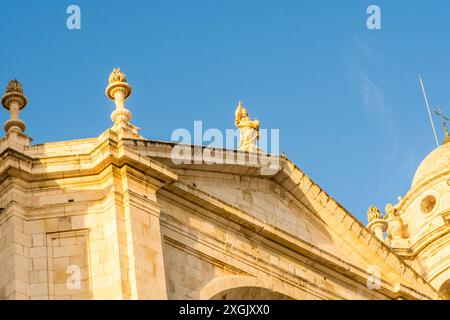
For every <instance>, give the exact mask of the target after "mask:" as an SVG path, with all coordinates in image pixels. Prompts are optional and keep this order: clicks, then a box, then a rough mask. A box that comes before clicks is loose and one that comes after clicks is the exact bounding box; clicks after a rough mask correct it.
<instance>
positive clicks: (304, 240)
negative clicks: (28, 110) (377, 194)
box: [0, 69, 450, 300]
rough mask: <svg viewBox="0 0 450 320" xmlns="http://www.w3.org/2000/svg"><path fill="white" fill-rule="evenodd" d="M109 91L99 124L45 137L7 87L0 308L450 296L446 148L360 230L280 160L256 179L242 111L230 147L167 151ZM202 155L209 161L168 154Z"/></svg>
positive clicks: (263, 165)
mask: <svg viewBox="0 0 450 320" xmlns="http://www.w3.org/2000/svg"><path fill="white" fill-rule="evenodd" d="M105 80H106V79H105ZM105 82H106V81H105ZM108 82H109V84H108V85H107V88H106V91H105V93H106V96H107V97H108V98H109V99H111V100H112V101H113V103H114V105H115V110H114V111H113V112H112V114H111V119H112V122H113V125H112V127H111V128H109V129H106V128H105V129H106V130H105V131H104V132H103V133H102V134H101V135H100V136H98V137H92V138H87V139H79V140H69V141H60V142H51V143H44V144H31V138H30V137H29V136H28V135H27V134H26V133H25V132H26V126H25V123H24V122H23V121H22V120H20V117H19V114H20V111H21V110H22V109H23V108H24V107H25V106H26V105H27V102H28V100H27V98H26V95H25V92H24V90H23V88H22V85H21V83H19V82H18V81H17V80H12V81H10V82H9V83H8V86H7V88H6V91H5V93H4V95H3V97H2V99H1V103H2V105H3V106H4V107H5V108H6V109H7V110H9V113H10V118H9V120H8V121H6V122H5V124H4V130H5V134H4V136H3V137H2V138H1V140H0V157H1V161H0V299H24V300H27V299H40V300H48V299H68V300H70V299H177V300H189V299H199V300H203V299H224V300H228V299H251V300H267V299H333V300H341V299H352V300H359V299H377V300H378V299H379V300H385V299H386V300H388V299H389V300H390V299H395V300H404V299H406V300H440V299H450V232H449V228H450V143H446V142H447V140H450V139H446V141H445V143H444V144H442V145H441V146H440V147H438V148H437V149H435V150H434V151H433V152H431V153H430V154H429V155H428V156H427V157H426V158H425V159H424V160H423V162H422V163H421V165H420V166H419V168H418V169H417V172H416V174H415V176H414V179H413V180H412V184H411V188H410V190H409V191H408V192H407V193H406V195H404V196H403V197H401V198H399V201H398V203H396V204H388V205H386V208H385V213H384V214H383V213H382V212H380V210H379V209H378V208H376V207H374V206H372V207H370V208H369V210H368V212H367V214H368V221H369V224H368V225H367V226H365V225H363V224H362V223H361V222H360V221H358V219H356V218H355V217H354V216H353V215H352V214H351V213H350V212H348V211H347V210H346V209H345V208H344V207H343V206H342V205H341V204H339V203H338V201H337V200H335V199H333V198H332V197H331V196H330V195H329V194H328V193H327V192H326V191H325V190H323V189H322V188H321V187H320V186H319V185H317V184H316V183H315V182H314V181H313V180H312V179H311V178H310V177H309V176H308V175H307V174H306V173H304V172H303V171H302V170H301V169H300V168H298V167H297V166H296V165H295V164H294V163H293V162H292V161H290V160H289V158H288V157H287V156H286V155H284V154H282V155H272V158H271V163H276V169H275V170H269V171H268V170H266V169H267V155H265V154H264V152H262V150H261V149H260V148H259V147H258V146H257V140H258V134H259V121H257V120H252V119H251V118H250V116H249V114H248V111H247V110H246V109H245V107H244V106H243V105H242V104H241V103H240V104H239V105H238V108H237V110H236V114H235V115H236V120H235V125H236V127H237V128H238V129H239V130H240V141H239V148H238V149H236V150H224V149H220V150H219V149H217V148H216V149H214V148H212V147H205V146H194V145H184V146H183V152H174V150H176V148H177V147H179V144H178V143H175V142H163V141H155V140H149V139H146V138H144V137H142V136H141V135H140V134H139V128H138V127H136V126H135V125H133V124H132V122H131V120H132V113H131V112H130V111H129V110H128V109H127V107H126V105H125V103H126V99H127V98H128V97H129V96H130V94H131V93H132V87H131V85H130V84H129V83H128V80H127V78H126V76H125V74H124V73H123V72H122V71H121V70H120V69H114V71H113V72H112V73H111V75H110V77H109V81H108ZM199 148H200V151H201V152H205V151H207V152H209V153H210V154H214V156H215V158H216V160H217V159H219V160H221V161H214V162H209V161H208V162H207V161H206V160H202V161H193V162H186V161H180V160H182V159H179V157H185V156H186V154H188V155H189V156H191V155H195V153H196V152H197V151H198V149H199ZM177 158H178V159H177ZM272 160H273V161H272Z"/></svg>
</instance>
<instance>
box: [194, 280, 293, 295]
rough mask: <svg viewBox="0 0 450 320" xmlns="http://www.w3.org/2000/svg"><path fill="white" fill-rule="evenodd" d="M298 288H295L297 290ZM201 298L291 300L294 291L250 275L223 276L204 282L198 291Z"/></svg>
mask: <svg viewBox="0 0 450 320" xmlns="http://www.w3.org/2000/svg"><path fill="white" fill-rule="evenodd" d="M298 291H299V290H295V292H297V293H299V292H298ZM198 293H199V299H201V300H242V299H245V300H272V299H273V300H293V299H298V298H300V297H297V296H296V295H295V294H293V293H294V292H287V291H286V290H285V288H284V286H283V285H282V284H281V283H278V282H277V281H273V279H272V281H269V280H268V279H257V278H254V277H250V276H223V277H219V278H216V279H214V280H212V281H209V282H207V283H206V284H204V285H203V286H202V287H201V289H200V290H199V291H198Z"/></svg>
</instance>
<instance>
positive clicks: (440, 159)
mask: <svg viewBox="0 0 450 320" xmlns="http://www.w3.org/2000/svg"><path fill="white" fill-rule="evenodd" d="M447 172H450V143H444V144H443V145H441V146H440V147H438V148H436V149H434V150H433V151H432V152H431V153H430V154H429V155H428V156H426V158H425V159H424V160H423V161H422V163H421V164H420V165H419V167H418V168H417V171H416V174H415V175H414V179H413V182H412V185H411V188H416V187H418V186H419V185H421V184H422V183H423V182H425V181H428V180H430V179H433V178H435V177H437V176H440V175H442V174H445V173H447Z"/></svg>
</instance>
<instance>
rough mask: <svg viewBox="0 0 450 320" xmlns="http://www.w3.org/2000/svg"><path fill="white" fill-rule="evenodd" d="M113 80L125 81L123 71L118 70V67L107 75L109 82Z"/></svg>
mask: <svg viewBox="0 0 450 320" xmlns="http://www.w3.org/2000/svg"><path fill="white" fill-rule="evenodd" d="M114 82H127V77H126V76H125V73H123V72H122V71H121V70H120V68H114V69H113V71H112V72H111V74H110V75H109V84H111V83H114Z"/></svg>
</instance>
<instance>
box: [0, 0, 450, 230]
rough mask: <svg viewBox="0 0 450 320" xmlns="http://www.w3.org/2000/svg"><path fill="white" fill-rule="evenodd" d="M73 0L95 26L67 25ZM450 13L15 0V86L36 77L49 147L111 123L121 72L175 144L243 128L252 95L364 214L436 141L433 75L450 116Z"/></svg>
mask: <svg viewBox="0 0 450 320" xmlns="http://www.w3.org/2000/svg"><path fill="white" fill-rule="evenodd" d="M71 4H76V5H79V6H80V8H81V30H72V31H71V30H68V29H67V28H66V19H67V17H68V14H66V8H67V7H68V6H69V5H71ZM369 4H377V5H379V6H380V8H381V13H382V18H381V20H382V29H381V30H369V29H367V27H366V19H367V17H368V15H367V14H366V8H367V7H368V5H369ZM449 13H450V3H449V2H448V1H445V0H441V1H437V0H434V1H403V0H396V1H370V2H369V1H356V0H353V1H352V0H345V1H344V0H340V1H337V0H328V1H299V0H295V1H286V0H285V1H268V0H267V1H261V0H260V1H256V0H255V1H250V0H240V1H237V0H226V1H225V0H221V1H217V0H216V1H213V0H191V1H181V0H179V1H169V0H161V1H154V0H151V1H132V0H130V1H116V0H112V1H111V0H110V1H100V0H95V1H46V2H44V1H22V0H2V10H1V13H0V18H1V19H0V36H1V40H2V48H1V50H0V61H1V63H0V85H1V86H6V83H7V81H8V80H9V79H12V78H17V79H19V80H20V81H21V82H22V83H23V85H24V89H25V93H26V95H27V96H28V98H29V105H28V106H27V108H25V109H24V110H23V111H22V112H21V117H22V119H24V121H25V122H26V123H27V126H28V129H27V133H28V134H29V135H30V136H32V137H33V138H34V143H43V142H48V141H59V140H65V139H78V138H85V137H93V136H97V135H99V134H100V133H101V132H103V131H104V130H105V129H106V128H108V127H110V126H111V120H110V118H109V116H110V113H111V112H112V110H113V103H112V102H111V101H109V100H108V99H107V98H106V97H105V95H104V89H105V87H106V84H107V78H108V75H109V73H110V71H111V70H112V68H113V67H115V66H120V67H121V68H122V69H123V70H124V71H125V73H126V74H127V77H128V80H129V82H130V84H131V85H132V86H133V89H134V92H133V95H132V96H131V97H130V98H129V99H128V100H127V106H128V108H129V109H130V110H131V111H132V112H133V123H134V124H135V125H137V126H139V127H141V128H142V130H141V134H142V135H144V136H145V137H147V138H150V139H160V140H170V137H171V133H172V132H173V131H174V130H175V129H177V128H187V129H191V130H192V129H193V122H194V120H202V121H203V126H204V127H205V128H219V129H221V130H225V129H227V128H233V126H234V110H235V107H236V104H237V101H238V100H242V101H244V104H245V105H246V106H247V107H248V109H249V111H250V115H251V116H252V117H257V118H258V119H259V120H260V121H261V124H262V127H263V128H278V129H280V144H281V147H280V148H281V150H283V151H284V152H285V153H286V154H287V156H288V157H289V158H290V159H291V160H293V161H294V162H295V163H296V164H297V165H298V166H299V167H300V168H301V169H303V170H304V171H305V172H306V173H307V174H308V175H309V176H310V177H312V179H314V180H315V181H316V182H317V183H319V185H321V186H322V187H323V188H324V189H325V190H326V191H327V192H328V193H329V194H331V195H332V196H334V197H335V198H336V199H337V200H338V201H339V202H340V203H341V204H343V205H344V206H345V207H346V208H347V209H349V210H350V211H351V212H352V213H353V214H354V215H356V216H357V217H358V218H360V219H361V220H362V221H363V222H365V221H366V214H365V212H366V209H367V207H368V206H369V205H371V204H376V205H378V206H379V207H380V208H384V206H385V204H386V203H387V202H394V203H395V202H396V200H397V197H398V196H400V195H404V194H405V193H406V191H407V190H408V189H409V186H410V184H411V181H412V178H413V175H414V172H415V170H416V168H417V167H418V165H419V164H420V162H421V160H422V159H423V158H424V157H425V156H426V155H427V154H428V153H429V152H430V151H431V150H433V149H434V148H435V142H434V138H433V134H432V131H431V126H430V123H429V120H428V115H427V112H426V109H425V106H424V102H423V98H422V95H421V91H420V87H419V82H418V74H419V73H420V74H422V77H423V78H424V81H425V85H426V88H427V90H428V94H429V99H430V103H431V105H432V106H434V107H435V106H437V105H440V106H441V108H442V109H443V111H444V113H447V115H449V114H450V93H449V90H448V89H449V87H450V40H449V39H450V38H449V34H450V23H449V22H448V15H449ZM7 117H8V114H7V112H6V111H4V112H2V113H1V114H0V121H2V122H3V121H4V120H6V119H7ZM436 125H437V129H438V134H439V135H440V139H442V129H441V125H440V124H439V122H436Z"/></svg>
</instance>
